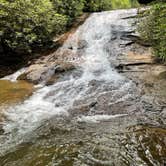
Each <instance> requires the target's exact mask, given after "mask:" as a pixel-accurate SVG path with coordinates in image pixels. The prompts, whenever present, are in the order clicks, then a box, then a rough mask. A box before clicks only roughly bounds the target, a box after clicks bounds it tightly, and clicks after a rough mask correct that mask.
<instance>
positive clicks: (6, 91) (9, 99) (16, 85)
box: [0, 80, 34, 106]
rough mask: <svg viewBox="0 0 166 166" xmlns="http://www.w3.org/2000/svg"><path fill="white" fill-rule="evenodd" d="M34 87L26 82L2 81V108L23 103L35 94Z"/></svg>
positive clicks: (0, 85) (0, 89)
mask: <svg viewBox="0 0 166 166" xmlns="http://www.w3.org/2000/svg"><path fill="white" fill-rule="evenodd" d="M33 90H34V89H33V85H32V84H29V83H27V82H25V81H18V82H10V81H8V80H0V106H3V105H10V104H14V103H18V102H20V101H23V100H24V99H25V98H27V97H28V96H30V95H31V94H32V92H33Z"/></svg>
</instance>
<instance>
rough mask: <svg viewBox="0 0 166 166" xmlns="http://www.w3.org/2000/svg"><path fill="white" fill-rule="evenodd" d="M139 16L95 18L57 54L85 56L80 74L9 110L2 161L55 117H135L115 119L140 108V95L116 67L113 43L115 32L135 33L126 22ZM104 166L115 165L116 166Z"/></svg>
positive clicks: (1, 146) (86, 119)
mask: <svg viewBox="0 0 166 166" xmlns="http://www.w3.org/2000/svg"><path fill="white" fill-rule="evenodd" d="M136 13H137V10H136V9H130V10H117V11H111V12H103V13H94V14H92V15H91V16H90V17H89V18H88V19H87V20H86V22H85V23H84V24H83V25H82V26H80V27H79V28H78V30H77V31H76V32H75V33H74V34H73V35H71V36H69V38H68V40H67V41H66V42H65V43H64V45H63V46H62V47H61V48H60V49H59V50H58V51H57V52H60V53H62V54H63V52H64V51H66V50H68V49H70V51H72V52H73V54H76V55H78V54H79V55H78V58H76V60H75V62H73V63H76V66H77V68H76V69H75V70H74V71H72V72H71V73H68V75H67V76H64V77H63V78H61V79H60V80H59V81H58V82H55V83H54V84H53V85H51V86H44V87H42V88H40V89H38V90H37V91H36V92H34V94H33V95H32V96H31V97H30V98H29V99H27V100H26V101H24V103H22V104H19V105H16V106H14V107H12V108H8V110H5V116H6V121H4V122H3V129H4V131H5V132H4V134H3V135H1V136H0V149H1V150H0V154H1V155H4V154H5V152H8V151H9V150H10V151H12V150H14V148H15V146H17V145H19V144H21V143H24V142H26V141H28V140H27V137H28V136H27V135H28V134H29V133H32V135H33V131H36V130H37V128H40V126H41V124H43V122H44V121H48V120H49V119H51V118H53V117H60V118H62V119H63V117H64V118H65V117H67V118H69V119H70V120H71V121H75V122H94V123H96V122H101V121H102V120H104V121H105V120H106V121H108V120H110V119H112V118H117V117H121V116H126V115H128V114H131V113H132V112H124V111H122V112H120V111H119V112H117V113H116V112H114V113H112V112H113V110H111V109H114V107H115V105H116V106H117V105H121V103H127V104H128V105H129V103H130V106H131V105H134V104H135V103H136V102H137V101H136V98H137V92H136V91H137V90H136V86H135V84H134V83H133V82H132V81H130V80H128V79H126V78H125V77H123V76H121V75H120V74H119V73H117V72H116V71H115V69H114V68H113V67H112V64H111V59H114V58H115V56H116V55H117V52H116V51H117V50H113V46H114V45H111V42H110V41H111V39H112V38H114V35H115V33H114V32H118V33H120V32H121V31H132V28H131V27H130V24H129V23H128V21H126V20H125V19H122V18H123V17H131V16H135V15H136ZM116 37H118V35H117V36H116ZM80 41H82V42H83V43H84V47H83V49H82V50H80V48H79V47H80V46H79V45H78V43H79V42H80ZM108 46H109V48H108ZM77 60H78V61H79V64H78V63H77ZM134 100H135V101H134ZM131 103H132V104H131ZM89 105H92V106H91V107H90V106H89ZM85 106H89V107H88V108H89V110H88V112H86V113H83V114H82V113H80V114H79V113H77V110H81V109H82V107H85ZM122 107H123V104H122ZM119 109H122V108H119ZM109 110H111V111H109ZM73 112H74V113H73ZM75 112H76V113H75ZM78 112H79V111H78ZM55 123H56V122H55ZM56 137H58V136H57V135H56ZM107 141H108V140H107ZM91 160H93V158H91ZM53 163H54V162H53ZM53 163H52V164H53ZM77 164H78V165H79V163H77ZM77 164H76V165H77ZM100 164H102V162H101V163H100ZM104 164H105V165H106V164H107V165H109V164H110V162H106V163H103V165H104ZM18 165H19V164H18Z"/></svg>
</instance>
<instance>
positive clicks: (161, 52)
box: [139, 2, 166, 60]
mask: <svg viewBox="0 0 166 166" xmlns="http://www.w3.org/2000/svg"><path fill="white" fill-rule="evenodd" d="M147 14H148V16H147V17H146V18H145V19H144V23H141V24H140V26H139V31H140V34H141V36H142V38H143V39H144V40H145V41H148V42H150V43H151V44H152V47H153V49H154V53H155V55H156V56H157V57H159V58H161V59H163V60H166V3H164V2H160V3H156V4H154V5H153V6H152V7H151V9H150V10H149V11H148V13H147Z"/></svg>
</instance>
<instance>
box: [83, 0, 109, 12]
mask: <svg viewBox="0 0 166 166" xmlns="http://www.w3.org/2000/svg"><path fill="white" fill-rule="evenodd" d="M111 2H112V0H85V7H84V11H86V12H99V11H105V10H110V9H111Z"/></svg>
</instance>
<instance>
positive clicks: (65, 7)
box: [51, 0, 84, 18]
mask: <svg viewBox="0 0 166 166" xmlns="http://www.w3.org/2000/svg"><path fill="white" fill-rule="evenodd" d="M51 1H52V2H53V4H54V9H55V10H56V12H57V13H59V14H63V15H66V16H68V18H75V17H77V16H78V15H80V14H81V13H82V10H83V8H84V0H51Z"/></svg>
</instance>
